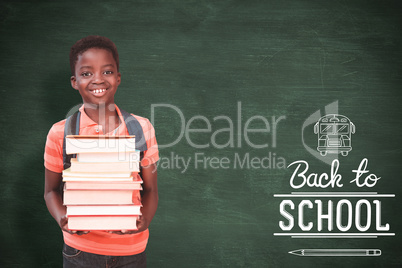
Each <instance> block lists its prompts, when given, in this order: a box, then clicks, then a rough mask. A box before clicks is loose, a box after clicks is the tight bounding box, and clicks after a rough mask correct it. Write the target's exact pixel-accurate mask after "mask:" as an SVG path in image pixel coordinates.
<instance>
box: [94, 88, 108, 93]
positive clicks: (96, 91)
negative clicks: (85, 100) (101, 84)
mask: <svg viewBox="0 0 402 268" xmlns="http://www.w3.org/2000/svg"><path fill="white" fill-rule="evenodd" d="M103 91H106V89H105V88H102V89H95V90H94V92H95V93H102V92H103Z"/></svg>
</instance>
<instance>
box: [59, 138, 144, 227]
mask: <svg viewBox="0 0 402 268" xmlns="http://www.w3.org/2000/svg"><path fill="white" fill-rule="evenodd" d="M66 153H67V154H75V155H76V158H72V159H71V167H70V168H68V169H66V170H64V171H63V181H64V182H65V184H64V195H63V202H64V205H65V206H67V217H68V228H69V229H70V230H84V231H86V230H133V229H137V224H136V222H137V218H138V216H139V215H141V206H142V205H141V201H140V200H141V199H140V190H142V187H141V183H142V180H141V177H140V176H139V175H138V172H139V162H140V161H139V160H140V153H139V151H137V150H135V137H134V136H92V135H90V136H79V135H68V136H67V137H66Z"/></svg>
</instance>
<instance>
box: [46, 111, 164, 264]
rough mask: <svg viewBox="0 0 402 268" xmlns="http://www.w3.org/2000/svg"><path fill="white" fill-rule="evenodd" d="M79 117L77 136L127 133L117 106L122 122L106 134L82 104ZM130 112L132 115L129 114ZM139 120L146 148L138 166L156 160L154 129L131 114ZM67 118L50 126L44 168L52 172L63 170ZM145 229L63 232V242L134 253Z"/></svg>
mask: <svg viewBox="0 0 402 268" xmlns="http://www.w3.org/2000/svg"><path fill="white" fill-rule="evenodd" d="M79 110H80V112H81V118H80V131H79V134H80V135H104V134H106V135H128V134H129V133H128V131H127V128H126V125H125V123H124V119H123V116H122V115H121V113H120V109H119V108H118V107H117V106H116V111H117V113H118V115H119V118H120V122H122V123H121V125H120V126H119V127H118V128H116V129H115V130H112V131H111V132H109V133H103V131H102V126H101V125H98V124H97V123H96V122H94V121H93V120H92V119H91V118H89V117H88V115H87V114H86V113H85V111H84V106H81V108H80V109H79ZM132 115H133V114H132ZM133 116H134V117H135V118H136V119H137V120H138V122H139V123H140V125H141V127H142V130H143V132H144V137H145V140H146V144H147V148H148V149H147V150H146V151H144V158H143V159H142V161H141V166H148V165H150V164H153V163H156V162H157V161H158V160H159V151H158V144H157V142H156V138H155V130H154V128H153V126H152V124H151V123H150V122H149V120H148V119H146V118H143V117H140V116H137V115H133ZM65 123H66V120H62V121H60V122H57V123H55V124H54V125H53V126H52V128H51V129H50V131H49V133H48V135H47V140H46V146H45V154H44V159H45V167H46V168H47V169H48V170H50V171H53V172H56V173H61V172H62V171H63V137H64V126H65ZM148 236H149V231H148V229H147V230H145V231H143V232H141V233H136V234H126V235H118V234H110V233H108V232H105V231H91V232H89V233H88V234H85V235H72V234H69V233H67V232H63V237H64V242H65V243H66V244H67V245H69V246H71V247H74V248H76V249H79V250H82V251H86V252H90V253H95V254H101V255H113V256H126V255H134V254H139V253H141V252H143V251H144V250H145V248H146V245H147V242H148Z"/></svg>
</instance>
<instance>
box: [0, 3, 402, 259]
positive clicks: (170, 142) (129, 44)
mask: <svg viewBox="0 0 402 268" xmlns="http://www.w3.org/2000/svg"><path fill="white" fill-rule="evenodd" d="M400 6H401V5H400V3H399V1H117V2H111V1H95V2H91V3H84V2H82V3H80V2H76V1H64V2H55V1H28V2H27V1H24V2H20V1H2V2H1V4H0V35H1V41H0V54H1V55H0V59H1V63H2V64H1V65H2V68H3V69H2V71H1V72H0V81H1V82H0V90H1V98H0V103H1V115H2V116H1V118H0V120H1V131H0V135H1V164H2V165H1V166H2V167H1V169H0V170H1V173H0V176H1V177H0V185H1V187H0V199H1V202H0V204H1V215H2V217H1V219H0V230H1V231H0V234H1V239H0V241H1V244H0V245H1V248H0V251H1V255H2V258H1V259H0V263H1V265H0V266H1V267H61V266H62V255H61V248H62V243H63V242H62V235H61V232H60V230H59V227H58V225H57V224H56V222H55V221H54V220H53V218H52V217H51V216H50V214H49V213H48V211H47V208H46V205H45V202H44V200H43V185H44V167H43V152H44V146H45V141H46V135H47V132H48V131H49V129H50V127H51V126H52V124H53V123H55V122H57V121H59V120H62V119H64V118H65V117H66V115H67V113H68V111H69V110H70V109H72V108H73V107H74V106H76V105H78V104H80V103H81V98H80V96H79V94H78V92H76V91H75V90H74V89H72V88H71V86H70V82H69V79H70V71H69V58H68V55H69V49H70V47H71V46H72V44H74V42H75V41H77V40H78V39H80V38H82V37H84V36H87V35H94V34H96V35H104V36H107V37H109V38H110V39H112V40H113V41H114V42H115V44H116V45H117V48H118V50H119V55H120V71H121V75H122V83H121V85H120V87H119V89H118V92H117V94H116V98H115V99H116V103H117V104H118V105H119V106H120V107H121V108H124V109H125V110H127V111H130V112H133V113H135V114H137V115H141V116H144V117H147V118H149V119H150V120H151V121H152V123H153V125H154V127H155V129H156V136H157V140H158V143H159V145H160V160H159V162H158V163H159V166H158V187H159V207H158V211H157V213H156V216H155V218H154V220H153V222H152V223H151V226H150V232H151V235H150V240H149V244H148V247H147V257H148V266H149V267H312V266H314V267H393V266H395V267H398V266H399V267H400V266H402V254H401V250H400V245H401V242H402V241H401V239H400V234H401V232H402V230H401V228H402V227H401V226H402V217H401V216H400V210H399V204H400V203H401V196H402V182H401V176H400V161H401V160H402V159H401V152H402V151H401V142H402V140H401V131H402V128H401V118H402V112H401V108H400V103H401V101H402V94H401V92H400V84H401V82H402V76H401V66H402V61H401V31H400V26H401V20H400V14H401V11H402V10H401V8H400ZM327 114H338V115H344V116H346V117H347V118H348V119H349V120H350V121H347V122H346V123H345V122H343V121H342V122H341V121H339V122H338V121H337V124H335V123H334V122H333V121H327V125H317V126H315V124H316V123H317V124H318V121H319V119H320V118H321V117H322V116H324V115H327ZM337 120H338V119H337ZM339 120H340V119H339ZM350 122H352V123H353V125H354V128H355V133H352V124H350ZM322 123H323V124H324V123H325V122H322ZM332 123H333V125H330V124H332ZM338 123H339V124H338ZM341 123H342V124H343V125H340V124H341ZM315 131H316V132H315ZM330 132H331V133H332V135H334V134H335V136H338V137H341V135H340V133H342V132H344V136H342V137H343V138H342V142H345V141H348V142H349V143H350V142H351V144H349V145H350V146H349V147H350V148H349V149H351V150H349V149H348V150H349V151H348V152H347V155H346V156H343V155H342V154H341V153H340V154H334V153H333V152H331V150H329V149H328V150H329V151H330V152H327V155H326V156H322V155H321V154H320V152H319V150H317V147H318V142H319V139H320V137H321V136H323V135H324V134H325V133H326V134H325V135H327V134H328V133H330ZM327 136H329V134H328V135H327ZM349 138H351V140H350V139H349ZM321 141H322V142H327V143H331V142H332V145H330V146H332V147H331V148H334V147H336V148H338V149H337V150H343V149H342V148H341V147H342V146H343V145H342V144H341V143H339V144H338V142H339V141H338V140H337V141H333V140H330V139H328V140H325V139H322V140H321ZM327 145H328V146H329V144H327ZM324 147H325V146H324ZM324 147H323V148H324ZM328 148H329V147H328ZM323 150H324V151H323V153H322V154H325V152H326V151H325V150H326V149H325V148H324V149H323ZM338 152H340V151H338ZM344 154H346V153H344ZM364 159H367V160H364ZM295 161H300V162H296V163H294V162H295ZM302 161H304V162H302ZM333 161H335V162H333ZM362 161H363V162H362ZM292 163H293V164H292ZM307 163H308V165H309V168H308V171H306V173H305V177H306V180H305V181H303V176H302V175H300V174H296V173H301V172H302V170H303V169H304V168H305V167H306V165H307ZM331 163H332V171H331ZM361 163H362V165H361V168H360V169H359V165H360V164H361ZM365 164H366V166H365ZM298 166H299V169H298V170H297V167H298ZM359 170H360V171H359ZM364 171H367V172H366V173H365V172H364ZM331 172H332V173H331ZM312 173H316V174H317V179H316V180H314V174H313V175H311V174H312ZM321 174H324V175H321ZM331 174H332V175H331ZM358 174H360V175H358ZM293 175H294V177H293V180H292V176H293ZM309 175H311V176H309ZM307 176H309V180H307ZM325 176H328V177H329V178H328V180H329V179H331V177H332V179H333V180H332V184H328V185H326V186H327V187H323V186H325V185H324V184H325V183H326V182H328V180H325V178H326V177H325ZM339 176H341V179H339V178H340V177H339ZM320 177H321V184H319V181H320V179H319V178H320ZM356 177H357V179H356ZM379 177H380V179H378V178H379ZM314 182H315V183H316V184H315V185H313V184H314ZM317 185H318V186H322V187H316V186H317ZM320 193H321V195H319V194H320ZM296 194H299V195H301V196H299V195H296ZM331 194H332V195H331ZM335 194H338V195H335ZM303 200H304V201H303ZM376 200H377V201H376ZM331 208H332V210H331ZM330 210H331V211H332V212H329V211H330ZM387 227H388V228H387ZM303 249H304V250H306V251H304V252H305V256H300V255H295V254H291V253H289V252H290V251H296V250H303ZM322 249H328V250H329V251H324V254H323V255H327V256H308V254H309V252H310V253H311V251H308V250H322ZM367 249H370V250H372V251H365V250H367ZM338 250H346V254H350V252H351V251H353V250H363V251H362V252H363V256H354V257H350V256H349V257H348V256H344V255H345V254H344V255H343V256H334V252H335V253H337V252H338ZM348 250H349V251H348ZM373 250H378V251H373ZM379 252H380V254H378V253H379ZM299 253H300V254H301V251H300V252H299ZM328 253H329V254H328ZM352 253H353V254H356V252H354V251H353V252H352ZM5 256H8V257H5Z"/></svg>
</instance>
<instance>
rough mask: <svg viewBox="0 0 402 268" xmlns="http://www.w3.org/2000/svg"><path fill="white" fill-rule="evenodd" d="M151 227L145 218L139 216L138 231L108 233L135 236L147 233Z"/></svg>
mask: <svg viewBox="0 0 402 268" xmlns="http://www.w3.org/2000/svg"><path fill="white" fill-rule="evenodd" d="M148 226H149V222H148V221H147V220H146V219H145V218H144V216H139V217H138V219H137V229H136V230H121V231H108V232H109V233H111V234H120V235H125V234H135V233H140V232H143V231H145V230H146V229H147V228H148Z"/></svg>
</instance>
